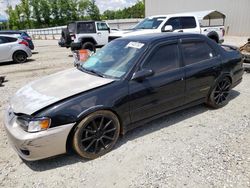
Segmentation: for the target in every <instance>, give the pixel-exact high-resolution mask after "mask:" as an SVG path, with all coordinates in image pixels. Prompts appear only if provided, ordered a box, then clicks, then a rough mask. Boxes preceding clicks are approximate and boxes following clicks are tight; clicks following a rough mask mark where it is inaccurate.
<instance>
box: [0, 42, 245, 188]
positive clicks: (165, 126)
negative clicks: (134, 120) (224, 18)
mask: <svg viewBox="0 0 250 188" xmlns="http://www.w3.org/2000/svg"><path fill="white" fill-rule="evenodd" d="M232 41H233V40H230V43H231V42H232ZM237 44H238V43H237ZM35 46H36V49H35V51H36V52H37V53H35V54H34V55H33V57H32V58H31V59H30V60H29V61H28V62H27V63H24V64H12V63H6V64H3V65H0V75H6V76H7V80H8V82H6V83H4V86H3V87H0V96H1V97H0V187H8V188H9V187H25V188H27V187H39V188H40V187H90V188H93V187H98V188H101V187H107V188H110V187H155V188H156V187H190V188H193V187H250V147H249V146H250V100H249V99H250V87H249V85H250V74H244V80H243V82H242V83H241V84H240V85H239V86H237V87H236V88H235V89H234V90H233V91H232V93H231V101H230V103H229V104H228V105H227V106H226V107H224V108H222V109H219V110H211V109H209V108H207V107H206V106H204V105H199V106H196V107H193V108H190V109H187V110H183V111H180V112H177V113H174V114H172V115H168V116H166V117H163V118H161V119H158V120H156V121H153V122H151V123H149V124H147V125H145V126H143V127H140V128H137V129H135V130H133V131H131V132H129V133H128V134H127V135H125V136H124V137H122V138H120V139H119V141H118V143H117V145H116V147H115V149H114V150H113V151H111V152H110V153H108V154H107V155H105V156H103V157H101V158H98V159H96V160H92V161H86V160H83V159H81V158H79V157H78V156H77V155H75V154H66V155H61V156H58V157H55V158H53V159H47V160H42V161H38V162H24V161H22V160H21V159H20V158H19V157H18V155H17V154H16V153H15V152H14V150H13V149H12V148H11V147H10V145H9V144H8V140H7V136H6V133H5V131H4V127H3V110H4V109H5V107H6V105H7V101H8V98H9V97H10V96H11V95H13V94H14V93H15V92H16V91H17V90H18V89H19V88H20V87H22V86H24V85H25V84H27V83H28V82H30V81H32V80H34V79H38V78H40V77H43V76H45V75H48V74H52V73H55V72H58V71H60V70H64V69H67V68H71V67H72V66H73V64H72V62H73V59H72V57H69V55H70V51H69V50H67V49H62V48H59V47H58V46H57V42H56V41H35ZM59 82H60V81H59Z"/></svg>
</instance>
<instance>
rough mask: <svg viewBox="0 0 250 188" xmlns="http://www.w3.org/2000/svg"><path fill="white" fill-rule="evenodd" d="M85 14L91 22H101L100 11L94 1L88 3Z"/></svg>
mask: <svg viewBox="0 0 250 188" xmlns="http://www.w3.org/2000/svg"><path fill="white" fill-rule="evenodd" d="M87 13H88V16H89V17H90V19H92V20H101V15H100V10H99V8H98V7H97V5H96V2H95V0H92V1H91V2H89V5H88V8H87Z"/></svg>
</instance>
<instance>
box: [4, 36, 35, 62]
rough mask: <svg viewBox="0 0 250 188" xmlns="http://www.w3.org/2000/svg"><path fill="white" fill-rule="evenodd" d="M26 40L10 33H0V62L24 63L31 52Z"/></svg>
mask: <svg viewBox="0 0 250 188" xmlns="http://www.w3.org/2000/svg"><path fill="white" fill-rule="evenodd" d="M28 46H29V44H28V42H27V41H25V40H23V39H21V38H18V37H16V36H11V35H0V63H2V62H8V61H14V62H15V63H24V62H26V61H27V58H28V57H31V56H32V52H31V50H30V48H29V47H28Z"/></svg>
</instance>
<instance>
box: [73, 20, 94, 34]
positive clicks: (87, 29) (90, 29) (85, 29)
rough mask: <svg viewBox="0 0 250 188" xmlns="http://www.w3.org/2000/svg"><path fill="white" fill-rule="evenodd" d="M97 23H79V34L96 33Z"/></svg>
mask: <svg viewBox="0 0 250 188" xmlns="http://www.w3.org/2000/svg"><path fill="white" fill-rule="evenodd" d="M95 32H96V30H95V23H94V22H87V23H84V22H83V23H78V24H77V33H95Z"/></svg>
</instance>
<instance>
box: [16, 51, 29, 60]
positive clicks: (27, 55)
mask: <svg viewBox="0 0 250 188" xmlns="http://www.w3.org/2000/svg"><path fill="white" fill-rule="evenodd" d="M17 52H24V53H25V54H26V56H27V57H29V55H28V54H27V52H25V50H22V49H16V50H15V51H14V52H13V54H12V60H14V55H15V54H16V53H17Z"/></svg>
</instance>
